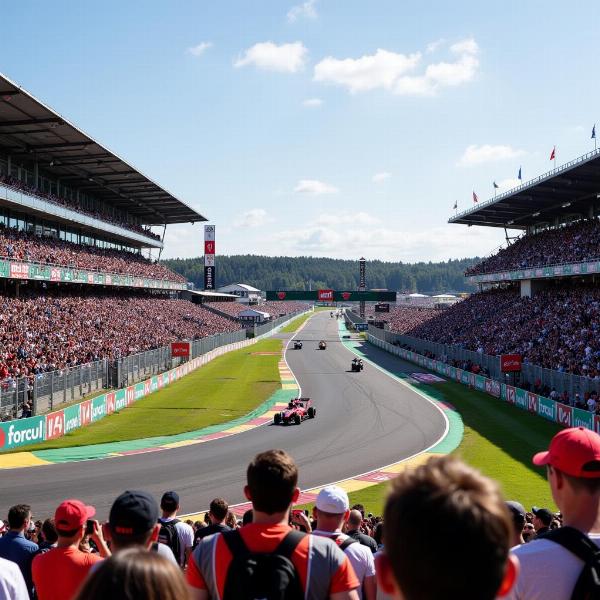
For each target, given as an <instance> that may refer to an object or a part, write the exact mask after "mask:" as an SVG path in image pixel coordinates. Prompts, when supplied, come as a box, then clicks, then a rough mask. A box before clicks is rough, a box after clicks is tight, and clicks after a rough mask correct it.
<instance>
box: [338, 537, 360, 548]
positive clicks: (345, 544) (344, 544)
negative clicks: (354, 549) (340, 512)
mask: <svg viewBox="0 0 600 600" xmlns="http://www.w3.org/2000/svg"><path fill="white" fill-rule="evenodd" d="M338 539H339V538H338ZM333 541H334V542H335V543H336V544H337V545H338V548H339V549H340V550H341V551H342V552H345V550H346V548H347V547H348V546H349V545H350V544H358V542H357V541H356V540H355V539H354V538H351V537H350V536H348V537H347V538H346V539H345V540H344V541H343V542H341V543H339V544H338V541H337V539H335V540H333Z"/></svg>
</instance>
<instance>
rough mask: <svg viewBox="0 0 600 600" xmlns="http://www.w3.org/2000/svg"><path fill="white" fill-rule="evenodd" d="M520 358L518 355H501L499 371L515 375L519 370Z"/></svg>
mask: <svg viewBox="0 0 600 600" xmlns="http://www.w3.org/2000/svg"><path fill="white" fill-rule="evenodd" d="M521 362H522V356H521V355H520V354H502V356H500V370H501V371H502V372H503V373H515V372H517V371H520V370H521Z"/></svg>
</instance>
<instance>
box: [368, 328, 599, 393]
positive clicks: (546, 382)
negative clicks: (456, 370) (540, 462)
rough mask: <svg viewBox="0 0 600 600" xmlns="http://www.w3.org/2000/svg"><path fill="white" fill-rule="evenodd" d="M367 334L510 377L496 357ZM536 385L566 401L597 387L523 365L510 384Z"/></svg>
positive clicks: (371, 330)
mask: <svg viewBox="0 0 600 600" xmlns="http://www.w3.org/2000/svg"><path fill="white" fill-rule="evenodd" d="M369 333H370V334H371V335H372V336H374V337H377V338H379V339H382V340H384V341H386V342H389V343H390V344H393V345H402V346H408V347H410V348H412V349H414V350H416V351H417V352H419V353H420V354H424V353H426V352H427V353H431V354H434V355H435V356H436V357H439V358H443V359H446V360H451V361H458V362H466V361H471V362H472V363H474V364H477V365H479V366H480V367H482V368H486V369H487V371H488V372H489V374H490V377H491V378H492V379H497V380H498V381H506V380H508V379H509V377H512V375H509V374H506V373H502V372H501V369H500V357H499V356H493V355H490V354H483V353H481V352H473V351H472V350H467V349H465V348H461V347H460V346H456V345H452V344H439V343H437V342H429V341H427V340H423V339H421V338H416V337H412V336H410V335H401V334H399V333H394V332H393V331H389V330H382V329H377V328H375V327H369ZM536 382H538V383H540V384H541V385H542V386H548V387H549V388H550V389H555V390H556V391H557V392H558V393H559V395H560V394H562V392H564V391H566V392H567V393H568V394H569V397H570V398H573V397H575V394H580V395H582V396H583V394H585V393H586V392H590V393H591V392H593V391H598V387H599V385H598V382H597V381H594V380H593V379H590V378H589V377H582V376H580V375H573V374H572V373H561V372H560V371H554V370H552V369H544V368H543V367H539V366H537V365H531V364H527V363H523V364H522V365H521V373H520V374H517V375H516V376H515V379H514V381H513V383H519V384H520V385H523V384H525V383H527V384H529V386H530V387H533V385H534V384H535V383H536ZM509 383H510V381H509Z"/></svg>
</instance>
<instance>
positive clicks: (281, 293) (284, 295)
mask: <svg viewBox="0 0 600 600" xmlns="http://www.w3.org/2000/svg"><path fill="white" fill-rule="evenodd" d="M286 296H287V294H286V293H285V292H277V298H278V299H279V300H285V297H286Z"/></svg>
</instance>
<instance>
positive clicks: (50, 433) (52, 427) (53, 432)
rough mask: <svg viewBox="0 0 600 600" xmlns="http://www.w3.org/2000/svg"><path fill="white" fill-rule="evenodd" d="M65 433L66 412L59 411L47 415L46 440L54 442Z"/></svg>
mask: <svg viewBox="0 0 600 600" xmlns="http://www.w3.org/2000/svg"><path fill="white" fill-rule="evenodd" d="M64 433H65V411H64V410H59V411H56V412H53V413H49V414H47V415H46V438H45V439H47V440H54V439H56V438H59V437H61V436H63V435H64Z"/></svg>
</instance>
